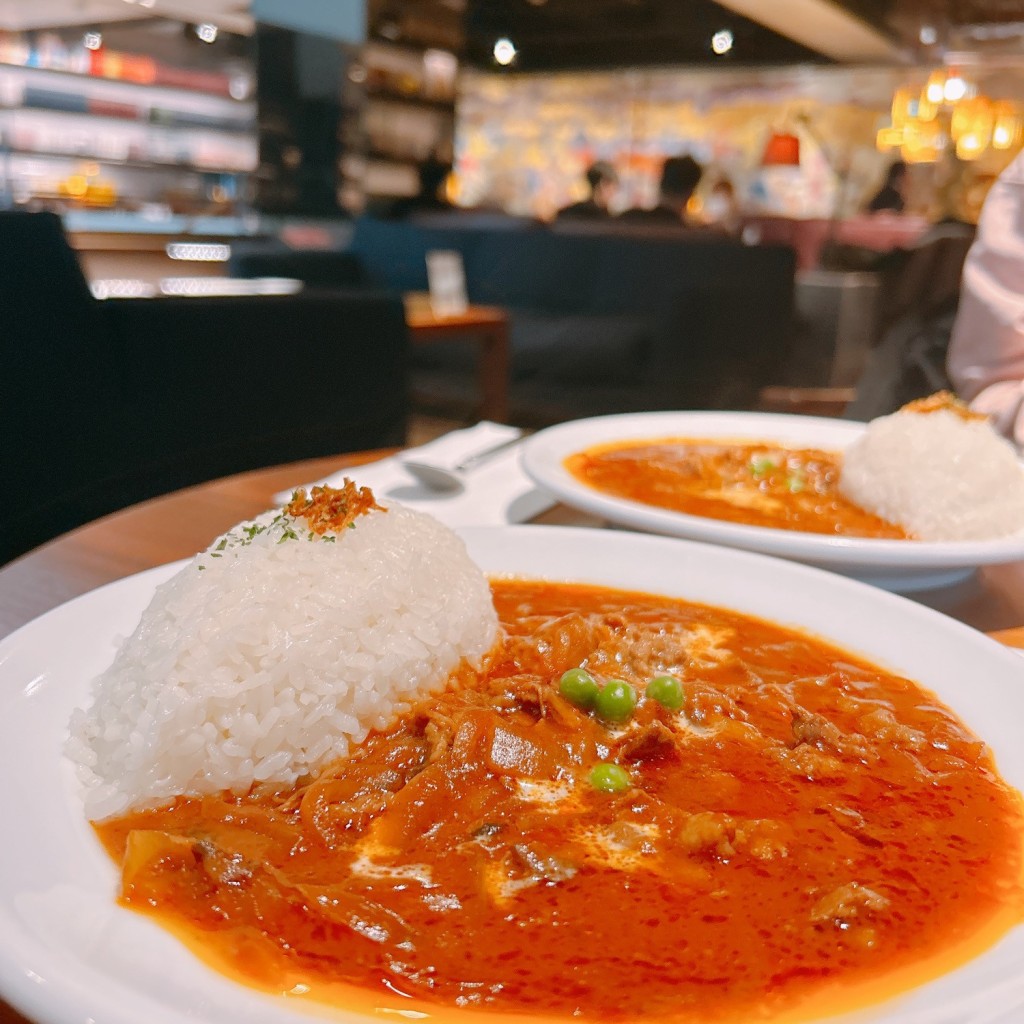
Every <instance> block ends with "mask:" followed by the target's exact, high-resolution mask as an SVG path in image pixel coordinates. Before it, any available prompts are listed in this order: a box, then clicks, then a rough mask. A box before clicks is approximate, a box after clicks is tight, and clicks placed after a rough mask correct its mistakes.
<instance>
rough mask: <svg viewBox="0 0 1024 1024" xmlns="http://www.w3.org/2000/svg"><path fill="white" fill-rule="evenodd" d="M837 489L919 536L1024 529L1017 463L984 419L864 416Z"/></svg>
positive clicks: (1023, 491) (1023, 485)
mask: <svg viewBox="0 0 1024 1024" xmlns="http://www.w3.org/2000/svg"><path fill="white" fill-rule="evenodd" d="M839 489H840V490H841V491H842V493H843V494H845V495H846V497H848V498H849V499H850V500H851V501H853V502H855V503H856V504H858V505H860V506H861V508H865V509H867V510H868V511H870V512H874V513H875V514H876V515H879V516H881V517H882V518H883V519H887V520H888V521H889V522H891V523H899V524H900V525H901V526H903V528H904V529H906V530H908V531H910V532H911V533H912V534H914V535H915V536H916V537H917V538H918V539H920V540H927V541H966V540H987V539H992V538H996V537H1005V536H1008V535H1010V534H1015V533H1019V532H1021V531H1024V470H1022V469H1021V466H1020V463H1019V462H1018V460H1017V454H1016V452H1015V450H1014V449H1013V447H1012V446H1011V445H1010V444H1009V443H1008V442H1006V441H1004V440H1003V439H1002V438H1001V437H999V436H998V435H997V434H996V433H995V431H994V430H993V429H992V428H991V427H990V426H989V424H988V422H987V421H986V420H981V419H969V420H968V419H964V418H963V417H961V416H958V415H957V414H956V413H954V412H950V411H949V410H947V409H940V410H938V411H935V412H925V413H922V412H914V411H911V410H901V411H900V412H896V413H893V414H892V415H891V416H883V417H880V418H879V419H876V420H873V421H872V422H871V423H869V424H868V427H867V430H866V431H865V433H864V435H863V436H862V437H861V438H859V439H858V440H857V441H856V442H854V444H852V445H851V446H850V447H849V448H848V449H847V450H846V452H845V453H844V455H843V469H842V473H841V475H840V480H839Z"/></svg>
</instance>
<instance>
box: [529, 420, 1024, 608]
mask: <svg viewBox="0 0 1024 1024" xmlns="http://www.w3.org/2000/svg"><path fill="white" fill-rule="evenodd" d="M863 432H864V424H862V423H853V422H848V421H842V420H830V419H822V418H819V417H815V416H777V415H773V414H769V413H742V412H651V413H631V414H626V415H622V416H598V417H595V418H593V419H586V420H573V421H571V422H569V423H562V424H559V425H558V426H555V427H549V428H548V429H546V430H542V431H540V432H539V433H537V434H534V435H533V436H532V437H530V438H529V439H528V440H527V441H526V443H525V444H524V445H523V448H522V462H523V467H524V469H525V470H526V472H527V473H528V474H529V475H530V476H531V477H532V478H533V479H534V480H535V481H536V482H537V483H539V484H540V485H541V486H542V487H544V488H546V489H547V490H549V491H551V492H552V493H554V494H555V495H556V496H557V497H558V498H560V499H561V500H562V501H564V502H565V503H566V504H567V505H571V506H573V507H574V508H578V509H582V510H583V511H586V512H592V513H594V514H595V515H599V516H601V517H603V518H605V519H607V520H609V521H610V522H612V523H616V524H619V525H621V526H628V527H630V528H632V529H634V530H644V531H647V532H649V533H663V534H667V535H669V536H673V537H688V538H690V539H692V540H703V541H708V542H710V543H712V544H725V545H727V546H729V547H734V548H744V549H745V550H748V551H760V552H762V553H764V554H769V555H777V556H779V557H781V558H788V559H792V560H793V561H797V562H806V563H808V564H810V565H817V566H820V567H822V568H826V569H832V570H833V571H836V572H842V573H845V574H847V575H850V576H856V577H858V578H859V579H864V580H868V581H870V582H872V583H875V584H876V585H879V586H884V587H887V588H888V589H890V590H904V591H910V590H914V589H922V588H926V587H935V586H942V585H944V584H946V583H950V582H953V581H954V580H955V579H957V578H959V577H962V576H963V575H964V572H965V570H966V571H970V570H973V569H975V568H977V567H978V566H980V565H988V564H992V563H1000V562H1015V561H1018V560H1019V559H1024V534H1021V535H1017V536H1014V537H1005V538H1000V539H997V540H979V541H957V542H952V541H943V542H927V541H909V540H876V539H872V538H867V537H864V538H861V537H831V536H827V535H825V534H817V533H801V532H799V531H796V530H772V529H768V528H766V527H761V526H744V525H743V524H741V523H729V522H725V521H723V520H720V519H709V518H706V517H704V516H692V515H685V514H683V513H681V512H672V511H670V510H668V509H661V508H654V507H653V506H651V505H644V504H641V503H640V502H636V501H628V500H626V499H624V498H616V497H613V496H612V495H609V494H602V493H601V492H600V491H597V490H595V489H594V488H592V487H589V486H587V485H586V484H584V483H582V482H581V481H579V480H577V479H576V478H575V477H574V476H573V475H572V474H571V473H569V472H568V470H566V468H565V466H564V465H563V463H564V461H565V459H566V458H567V457H568V456H570V455H573V454H575V453H576V452H580V451H583V450H584V449H586V448H589V447H591V446H592V445H596V444H604V443H607V442H612V441H620V440H621V441H629V440H632V439H640V438H663V437H715V438H729V439H739V440H751V441H768V442H773V441H778V442H780V443H781V444H787V445H793V446H795V447H816V448H824V449H827V450H832V451H840V450H842V449H844V448H846V447H847V446H848V445H849V444H851V443H852V442H853V441H854V440H856V439H857V438H858V437H859V436H860V435H861V434H862V433H863Z"/></svg>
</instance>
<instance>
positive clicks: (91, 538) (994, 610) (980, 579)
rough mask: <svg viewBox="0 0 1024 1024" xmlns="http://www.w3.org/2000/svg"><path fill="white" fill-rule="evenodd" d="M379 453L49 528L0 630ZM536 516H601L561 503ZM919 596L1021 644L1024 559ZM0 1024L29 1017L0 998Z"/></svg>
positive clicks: (586, 519) (181, 553) (10, 596)
mask: <svg viewBox="0 0 1024 1024" xmlns="http://www.w3.org/2000/svg"><path fill="white" fill-rule="evenodd" d="M387 454H390V453H389V452H382V451H381V452H364V453H360V454H358V455H347V456H338V457H334V458H328V459H313V460H310V461H308V462H298V463H293V464H292V465H289V466H283V467H282V466H278V467H275V468H272V469H264V470H257V471H255V472H251V473H242V474H239V475H238V476H233V477H227V478H226V479H224V480H218V481H214V482H213V483H208V484H201V485H199V486H198V487H191V488H188V489H186V490H183V491H178V492H176V493H175V494H171V495H168V496H166V497H163V498H156V499H154V500H152V501H147V502H144V503H143V504H141V505H135V506H133V507H132V508H129V509H126V510H124V511H122V512H116V513H114V514H113V515H111V516H107V517H106V518H104V519H100V520H98V521H97V522H95V523H92V524H90V525H88V526H83V527H81V528H80V529H78V530H75V531H73V532H71V533H69V534H66V535H65V536H63V537H59V538H58V539H57V540H54V541H51V542H50V543H49V544H46V545H44V546H43V547H41V548H38V549H37V550H36V551H34V552H30V553H29V554H27V555H25V556H23V557H22V558H20V559H18V560H16V561H14V562H12V563H11V564H10V565H8V566H7V567H5V568H4V569H0V637H2V636H6V635H7V634H8V633H10V632H11V631H12V630H14V629H17V628H18V626H21V625H22V624H24V623H26V622H28V621H30V620H31V619H33V618H35V617H36V616H37V615H41V614H42V613H43V612H46V611H48V610H49V609H51V608H54V607H56V606H57V605H59V604H62V603H63V602H64V601H67V600H70V599H71V598H72V597H77V596H78V595H79V594H83V593H85V592H86V591H88V590H92V589H93V588H94V587H98V586H100V585H102V584H104V583H109V582H111V581H113V580H117V579H120V578H122V577H123V576H127V575H130V574H131V573H134V572H140V571H142V570H143V569H150V568H152V567H153V566H156V565H162V564H163V563H165V562H171V561H174V560H176V559H179V558H186V557H189V556H191V555H193V554H195V552H196V551H198V550H200V549H201V548H204V547H205V546H206V545H207V544H208V543H209V542H210V540H211V539H212V538H214V537H215V536H217V535H218V534H220V533H223V532H224V531H225V530H226V529H228V527H230V526H233V525H234V524H235V523H237V522H239V521H241V520H243V519H247V518H250V517H252V516H254V515H257V514H258V513H260V512H262V511H264V510H265V509H267V508H268V507H270V506H271V505H272V504H273V499H272V496H273V495H274V494H275V493H276V492H278V491H281V490H285V489H287V488H288V487H290V486H292V485H294V484H298V483H301V482H302V481H305V480H315V479H318V478H322V477H324V476H327V475H329V474H331V473H333V472H336V471H337V470H339V469H343V468H346V467H350V466H357V465H360V464H362V463H366V462H370V461H373V460H374V459H376V458H380V457H382V456H384V455H387ZM537 521H538V522H543V523H547V524H552V525H576V526H578V525H585V526H596V525H601V524H600V522H599V521H598V520H596V519H594V518H593V517H590V516H586V515H584V514H582V513H578V512H575V511H573V510H571V509H568V508H565V507H564V506H556V507H555V508H553V509H551V510H550V511H548V512H545V513H544V514H543V515H542V516H540V517H539V518H538V520H537ZM920 599H921V600H922V601H923V602H924V603H926V604H929V605H931V606H933V607H937V608H939V609H940V610H942V611H945V612H947V613H948V614H950V615H953V616H955V617H956V618H959V619H961V620H962V621H964V622H967V623H969V624H970V625H973V626H976V627H977V628H979V629H985V630H989V631H998V632H994V633H993V635H995V636H997V638H998V639H1001V640H1002V641H1003V642H1004V643H1009V644H1014V645H1016V646H1018V647H1022V648H1024V626H1022V625H1021V623H1024V563H1018V564H1015V565H1008V566H995V567H991V568H988V569H984V570H982V571H981V572H979V573H978V574H977V575H976V576H975V577H974V578H972V579H971V580H970V581H968V582H966V583H964V584H960V585H959V586H956V587H950V588H947V589H945V590H938V591H929V592H927V593H926V594H923V595H921V597H920ZM1011 627H1012V628H1011ZM0 1024H29V1022H27V1021H26V1018H24V1017H22V1016H21V1015H20V1014H18V1013H16V1012H15V1011H14V1010H13V1009H11V1008H10V1007H9V1006H7V1005H6V1004H5V1003H3V1002H2V1000H0Z"/></svg>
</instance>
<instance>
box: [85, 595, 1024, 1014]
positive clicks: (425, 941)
mask: <svg viewBox="0 0 1024 1024" xmlns="http://www.w3.org/2000/svg"><path fill="white" fill-rule="evenodd" d="M493 589H494V592H495V600H496V606H497V608H498V611H499V614H500V616H501V619H502V622H503V624H504V626H505V629H506V637H505V639H504V641H503V643H502V645H501V647H500V649H499V651H498V653H497V655H496V657H495V659H494V661H493V664H492V665H491V667H490V668H489V670H488V671H487V672H486V673H484V674H481V675H480V676H478V677H477V676H474V677H472V678H463V679H461V680H460V681H459V685H458V686H456V687H454V688H452V689H451V690H449V691H448V692H446V693H445V694H443V695H441V696H438V697H435V698H433V699H431V700H429V701H427V702H425V703H423V704H422V705H420V706H418V707H416V708H414V709H413V710H412V711H411V712H410V713H408V714H407V715H406V716H405V717H404V718H403V719H402V720H401V721H399V722H398V723H397V724H396V725H394V726H393V727H392V728H391V729H389V730H388V731H387V732H383V733H375V734H373V735H371V736H370V737H369V738H368V739H367V741H366V742H365V743H364V744H363V745H362V746H361V747H360V748H358V749H357V750H356V751H355V752H354V753H353V754H352V755H351V756H350V758H348V759H347V760H345V761H343V762H339V763H338V764H337V765H335V766H333V767H332V768H330V769H328V770H327V771H326V772H324V773H323V774H322V775H321V776H320V777H319V778H318V779H317V780H316V781H314V782H312V783H310V784H308V785H305V786H300V787H298V788H296V789H294V790H290V791H287V792H254V793H252V794H249V795H247V796H244V797H230V796H225V797H206V798H191V799H184V798H182V799H178V800H177V801H176V802H175V803H174V804H173V805H171V806H169V807H166V808H162V809H156V810H147V811H143V812H136V813H133V814H130V815H128V816H126V817H123V818H120V819H114V820H111V821H108V822H105V823H102V824H99V825H98V826H97V830H98V832H99V835H100V837H101V838H102V840H103V842H104V843H105V844H106V846H107V848H108V850H109V851H110V853H111V855H112V856H113V857H114V858H115V859H116V860H117V862H118V863H120V864H121V865H122V894H121V901H122V902H123V903H124V904H125V905H127V906H129V907H133V908H136V909H138V910H140V911H144V912H146V913H150V914H154V915H155V916H156V917H157V919H158V920H159V921H160V922H161V923H162V924H164V925H165V926H166V927H168V928H170V929H171V930H173V931H174V932H175V933H176V934H177V935H179V936H181V937H182V938H183V939H184V940H185V941H186V942H187V944H188V945H189V946H190V947H191V948H192V949H193V950H195V951H196V952H197V953H198V954H199V955H200V956H201V957H203V958H204V959H206V960H207V961H208V962H210V963H212V964H214V965H215V966H217V967H218V968H219V969H220V970H222V971H224V972H226V973H228V974H229V975H231V976H233V977H235V978H236V979H239V980H241V981H244V982H245V983H247V984H249V985H252V986H255V987H258V988H261V989H265V990H268V991H271V992H277V993H291V994H300V993H301V994H304V995H305V997H308V998H312V999H318V1000H324V1001H328V1002H329V1001H332V1000H333V1001H335V1002H340V1003H342V1004H343V1005H346V1006H347V1007H350V1008H354V1009H364V1010H366V1011H367V1012H370V1011H372V1010H373V1009H374V1008H378V1009H379V1008H389V1009H390V1010H392V1011H401V1012H406V1013H408V1012H409V1011H412V1012H414V1013H417V1012H419V1013H426V1014H429V1015H437V1014H440V1015H441V1016H448V1017H451V1016H455V1015H457V1012H456V1008H458V1012H459V1013H463V1014H465V1015H467V1016H469V1017H471V1016H475V1015H476V1014H477V1013H486V1012H487V1011H500V1012H504V1013H506V1014H510V1015H514V1016H519V1017H522V1016H530V1017H533V1018H537V1017H546V1018H566V1017H569V1016H572V1015H578V1016H582V1017H584V1018H585V1019H590V1020H606V1021H636V1020H638V1019H655V1018H657V1019H663V1020H667V1021H668V1020H671V1021H678V1022H687V1024H689V1022H697V1021H701V1022H709V1021H711V1022H726V1021H728V1022H730V1024H738V1022H741V1021H742V1022H745V1024H746V1022H749V1021H751V1020H755V1019H757V1020H771V1021H782V1020H786V1021H791V1020H808V1019H812V1018H814V1017H816V1016H817V1014H818V1013H824V1012H829V1011H831V1012H837V1011H838V1010H840V1009H843V1010H849V1009H852V1008H854V1007H856V1006H857V1005H864V1004H868V1003H871V1002H874V1001H877V1000H879V999H882V998H884V997H886V996H888V995H890V994H892V992H893V991H894V990H898V989H900V988H905V987H908V986H911V985H913V984H916V983H918V982H920V981H923V980H926V979H928V978H930V977H934V976H936V975H938V974H940V973H942V972H943V971H945V970H948V969H949V968H950V967H952V966H956V965H958V964H959V963H962V962H964V961H965V960H967V959H969V958H970V957H971V956H973V955H975V954H977V953H978V952H980V951H981V950H982V949H983V948H985V947H986V946H987V945H990V944H992V943H993V942H995V941H996V940H997V939H998V938H999V937H1000V936H1001V935H1002V934H1003V933H1005V932H1006V931H1007V930H1008V929H1009V928H1010V927H1012V926H1013V925H1015V924H1017V923H1019V922H1020V921H1021V919H1022V917H1024V898H1022V833H1024V827H1022V826H1024V818H1022V804H1021V800H1020V797H1019V795H1018V794H1017V793H1016V792H1015V791H1014V790H1012V789H1011V788H1010V787H1008V786H1007V785H1006V784H1005V783H1004V782H1003V781H1002V780H1001V779H1000V778H999V776H998V774H997V772H996V769H995V767H994V765H993V762H992V760H991V757H990V755H989V753H988V751H987V749H986V747H985V746H984V744H983V743H981V742H980V741H979V740H978V739H977V738H976V737H975V736H974V735H973V734H971V733H970V732H969V731H968V730H967V728H966V727H965V726H964V725H962V724H961V723H960V722H959V721H958V719H957V718H956V717H955V716H954V715H953V713H952V712H950V711H949V710H948V709H946V708H944V707H943V706H942V705H941V704H939V702H938V701H937V700H936V699H935V698H934V697H933V696H931V695H930V694H928V693H926V692H925V691H923V690H921V689H919V688H918V687H917V686H916V685H914V684H913V683H911V682H909V681H907V680H905V679H901V678H898V677H895V676H893V675H890V674H888V673H886V672H884V671H882V670H880V669H878V668H876V667H873V666H871V665H870V664H868V663H866V662H864V661H862V660H860V659H858V658H857V657H855V656H853V655H850V654H848V653H846V652H843V651H841V650H838V649H836V648H834V647H831V646H829V645H827V644H825V643H823V642H821V641H819V640H817V639H815V638H812V637H809V636H807V635H804V634H800V633H796V632H794V631H791V630H787V629H784V628H781V627H778V626H774V625H771V624H768V623H766V622H762V621H760V620H756V619H752V618H749V617H745V616H741V615H738V614H735V613H732V612H728V611H722V610H719V609H714V608H708V607H705V606H700V605H695V604H690V603H685V602H681V601H678V600H674V599H668V598H661V597H655V596H650V595H643V594H635V593H624V592H621V591H614V590H606V589H601V588H593V587H581V586H572V585H560V584H559V585H554V584H548V583H532V582H525V581H498V582H495V583H494V584H493ZM579 665H586V666H587V667H588V669H589V670H590V672H591V673H592V674H593V675H594V676H595V677H596V678H597V679H598V680H599V681H604V680H608V679H610V678H620V679H625V680H627V681H628V682H630V683H633V684H634V685H635V686H636V688H637V691H638V692H639V695H640V701H639V704H638V706H637V708H636V711H635V713H634V714H633V716H632V718H631V719H630V720H629V721H628V722H627V723H625V724H623V725H619V726H609V725H606V724H604V723H603V722H601V721H600V720H599V719H598V718H597V717H596V716H595V715H594V713H593V712H592V711H587V710H582V709H580V708H578V707H577V706H575V705H574V704H572V703H570V702H569V701H568V700H566V699H565V698H564V697H562V696H561V695H560V693H559V688H558V680H559V677H560V675H561V673H562V672H563V671H564V670H566V669H568V668H570V667H574V666H579ZM666 672H670V673H673V674H675V675H676V676H677V677H678V678H679V679H680V680H682V683H683V689H684V700H683V704H682V706H681V707H680V708H678V709H676V710H670V709H669V708H666V707H664V706H663V705H661V704H659V703H658V702H657V701H655V700H653V699H645V698H644V695H643V691H644V686H645V682H646V681H647V680H649V679H650V678H651V677H652V676H654V675H657V674H660V673H666ZM599 763H614V764H616V765H618V766H620V767H621V768H623V769H624V770H625V771H626V772H627V774H628V780H629V784H628V786H627V787H626V788H625V789H623V790H622V791H620V792H604V791H600V790H598V789H595V788H594V786H593V785H592V784H591V783H590V781H589V779H590V773H591V771H592V769H593V767H594V766H595V765H597V764H599ZM474 1011H475V1012H474Z"/></svg>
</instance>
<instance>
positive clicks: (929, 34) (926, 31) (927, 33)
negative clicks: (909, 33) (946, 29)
mask: <svg viewBox="0 0 1024 1024" xmlns="http://www.w3.org/2000/svg"><path fill="white" fill-rule="evenodd" d="M917 38H918V39H920V40H921V42H922V43H923V44H924V45H925V46H934V45H935V44H936V42H938V39H939V30H938V29H937V28H936V27H935V26H934V25H922V26H921V31H920V32H918V33H917Z"/></svg>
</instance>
